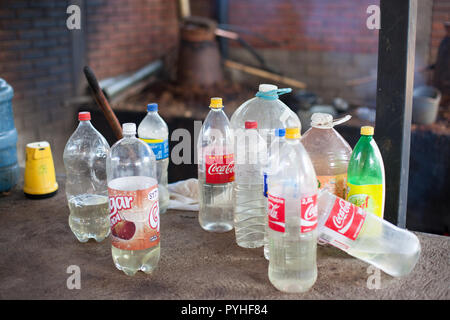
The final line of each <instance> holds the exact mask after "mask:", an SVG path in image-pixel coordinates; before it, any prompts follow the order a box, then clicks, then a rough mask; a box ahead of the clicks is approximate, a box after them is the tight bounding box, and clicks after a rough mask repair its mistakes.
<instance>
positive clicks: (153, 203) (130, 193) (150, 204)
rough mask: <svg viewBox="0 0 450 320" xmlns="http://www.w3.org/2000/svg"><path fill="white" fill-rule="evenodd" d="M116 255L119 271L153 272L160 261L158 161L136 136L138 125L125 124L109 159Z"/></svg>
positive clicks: (115, 261)
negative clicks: (120, 137)
mask: <svg viewBox="0 0 450 320" xmlns="http://www.w3.org/2000/svg"><path fill="white" fill-rule="evenodd" d="M106 171H107V176H108V195H109V210H110V223H111V234H112V236H111V243H112V248H111V251H112V257H113V260H114V264H115V265H116V267H117V268H118V269H119V270H122V271H123V272H124V273H125V274H127V275H130V276H132V275H134V274H135V273H136V272H137V271H138V270H142V271H143V272H145V273H151V272H152V271H153V270H154V269H155V268H156V266H157V265H158V262H159V255H160V244H159V240H160V229H159V225H160V223H159V206H158V182H157V180H156V160H155V156H154V154H153V152H152V150H151V149H150V147H149V146H148V145H147V144H146V143H145V142H143V141H142V140H139V139H137V138H136V125H135V124H134V123H124V124H123V138H122V139H121V140H119V141H117V142H116V143H115V144H114V145H113V146H112V148H111V152H110V153H109V156H108V159H107V161H106Z"/></svg>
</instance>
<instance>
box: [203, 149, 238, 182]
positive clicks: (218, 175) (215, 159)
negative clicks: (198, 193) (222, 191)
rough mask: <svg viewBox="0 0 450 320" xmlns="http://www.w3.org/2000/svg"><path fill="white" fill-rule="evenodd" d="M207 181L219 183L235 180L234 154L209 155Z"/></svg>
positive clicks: (206, 165) (206, 163)
mask: <svg viewBox="0 0 450 320" xmlns="http://www.w3.org/2000/svg"><path fill="white" fill-rule="evenodd" d="M205 169H206V183H211V184H218V183H229V182H232V181H234V155H233V154H225V155H207V156H206V159H205Z"/></svg>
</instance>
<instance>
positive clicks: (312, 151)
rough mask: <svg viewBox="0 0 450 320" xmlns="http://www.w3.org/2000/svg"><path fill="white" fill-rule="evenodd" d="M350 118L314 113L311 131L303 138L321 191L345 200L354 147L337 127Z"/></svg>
mask: <svg viewBox="0 0 450 320" xmlns="http://www.w3.org/2000/svg"><path fill="white" fill-rule="evenodd" d="M350 118H351V117H350V116H346V117H344V118H342V119H338V120H336V121H333V116H332V115H330V114H327V113H314V114H313V115H312V116H311V128H310V129H309V130H308V131H306V132H305V134H304V135H303V136H302V138H301V141H302V144H303V146H304V147H305V149H306V151H307V152H308V154H309V157H310V158H311V161H312V163H313V166H314V169H315V171H316V175H317V184H318V187H319V189H323V188H326V189H327V190H329V191H330V192H331V193H333V194H335V195H337V196H338V197H341V198H345V195H346V190H347V167H348V163H349V161H350V157H351V154H352V148H351V147H350V146H349V144H348V143H347V141H345V139H344V138H343V137H342V136H341V135H340V134H339V133H338V132H337V131H336V130H335V129H334V126H336V125H338V124H341V123H343V122H345V121H347V120H349V119H350Z"/></svg>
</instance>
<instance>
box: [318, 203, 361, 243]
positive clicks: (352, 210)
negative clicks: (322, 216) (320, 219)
mask: <svg viewBox="0 0 450 320" xmlns="http://www.w3.org/2000/svg"><path fill="white" fill-rule="evenodd" d="M365 218H366V213H365V211H363V210H362V209H361V208H358V207H356V206H355V205H353V204H352V203H350V202H348V201H345V200H343V199H340V198H336V201H335V202H334V205H333V208H332V209H331V212H330V215H329V216H328V219H327V221H326V222H325V226H326V227H328V228H329V229H331V230H334V231H336V232H338V233H339V234H342V235H344V236H345V237H347V238H349V239H351V240H355V239H356V238H357V237H358V235H359V232H360V231H361V228H362V225H363V223H364V220H365Z"/></svg>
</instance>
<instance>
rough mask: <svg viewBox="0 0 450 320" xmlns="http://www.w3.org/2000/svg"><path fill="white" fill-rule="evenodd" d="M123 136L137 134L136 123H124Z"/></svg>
mask: <svg viewBox="0 0 450 320" xmlns="http://www.w3.org/2000/svg"><path fill="white" fill-rule="evenodd" d="M122 129H123V130H122V132H123V134H133V135H135V134H136V124H135V123H124V124H123V125H122Z"/></svg>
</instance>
